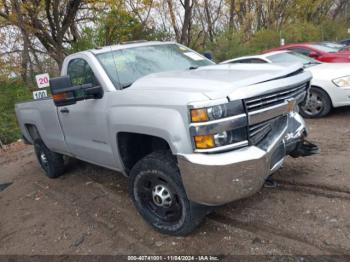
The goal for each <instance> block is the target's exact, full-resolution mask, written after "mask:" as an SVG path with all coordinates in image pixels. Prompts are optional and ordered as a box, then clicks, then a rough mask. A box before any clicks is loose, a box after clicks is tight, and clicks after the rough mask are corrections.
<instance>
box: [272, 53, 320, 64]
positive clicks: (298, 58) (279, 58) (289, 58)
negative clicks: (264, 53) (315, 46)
mask: <svg viewBox="0 0 350 262" xmlns="http://www.w3.org/2000/svg"><path fill="white" fill-rule="evenodd" d="M267 59H269V60H270V61H271V62H272V63H302V64H303V65H316V64H320V63H319V62H317V61H316V60H315V59H313V58H311V57H308V56H305V55H302V54H299V53H295V52H285V53H279V54H275V55H270V56H268V57H267Z"/></svg>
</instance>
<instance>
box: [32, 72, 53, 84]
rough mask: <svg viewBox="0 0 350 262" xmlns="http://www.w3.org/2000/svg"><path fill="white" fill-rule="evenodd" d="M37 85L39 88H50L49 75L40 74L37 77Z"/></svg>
mask: <svg viewBox="0 0 350 262" xmlns="http://www.w3.org/2000/svg"><path fill="white" fill-rule="evenodd" d="M35 80H36V84H37V85H38V87H39V88H44V87H49V86H50V83H49V80H50V77H49V74H48V73H46V74H40V75H36V76H35Z"/></svg>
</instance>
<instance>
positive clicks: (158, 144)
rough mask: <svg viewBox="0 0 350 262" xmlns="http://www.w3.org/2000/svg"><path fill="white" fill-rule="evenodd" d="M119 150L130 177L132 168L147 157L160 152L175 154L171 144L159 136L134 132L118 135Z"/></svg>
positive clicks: (119, 133) (124, 168)
mask: <svg viewBox="0 0 350 262" xmlns="http://www.w3.org/2000/svg"><path fill="white" fill-rule="evenodd" d="M116 141H117V150H118V153H119V158H120V161H121V164H122V165H123V170H124V172H125V174H126V175H129V173H130V170H131V169H132V167H133V166H134V165H135V164H136V163H137V162H138V161H139V160H141V159H142V158H144V157H145V156H146V155H148V154H150V153H152V152H155V151H160V150H169V151H170V152H171V153H173V151H172V148H171V146H170V143H169V142H168V141H167V140H166V139H164V138H162V137H159V136H154V135H150V134H142V133H134V132H118V133H117V134H116Z"/></svg>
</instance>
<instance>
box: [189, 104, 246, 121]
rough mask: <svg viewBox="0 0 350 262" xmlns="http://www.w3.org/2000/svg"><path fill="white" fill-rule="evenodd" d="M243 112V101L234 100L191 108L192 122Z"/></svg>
mask: <svg viewBox="0 0 350 262" xmlns="http://www.w3.org/2000/svg"><path fill="white" fill-rule="evenodd" d="M242 113H244V108H243V104H242V101H240V100H238V101H232V102H229V103H226V104H221V105H215V106H212V107H207V108H195V109H191V122H192V123H197V122H207V121H212V120H217V119H221V118H225V117H229V116H233V115H236V114H242Z"/></svg>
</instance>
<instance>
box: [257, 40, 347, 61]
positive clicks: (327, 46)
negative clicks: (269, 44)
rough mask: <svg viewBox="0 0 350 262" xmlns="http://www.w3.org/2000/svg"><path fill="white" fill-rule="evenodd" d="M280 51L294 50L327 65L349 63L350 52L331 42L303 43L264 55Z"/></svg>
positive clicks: (289, 45) (281, 47) (283, 47)
mask: <svg viewBox="0 0 350 262" xmlns="http://www.w3.org/2000/svg"><path fill="white" fill-rule="evenodd" d="M278 50H292V51H294V52H296V53H300V54H303V55H306V56H309V57H312V58H315V59H317V60H318V61H321V62H326V63H349V62H350V51H349V50H346V49H344V46H342V45H338V44H333V43H329V42H324V43H301V44H288V45H284V46H280V47H276V48H272V49H269V50H265V51H264V52H263V53H268V52H272V51H278Z"/></svg>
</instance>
